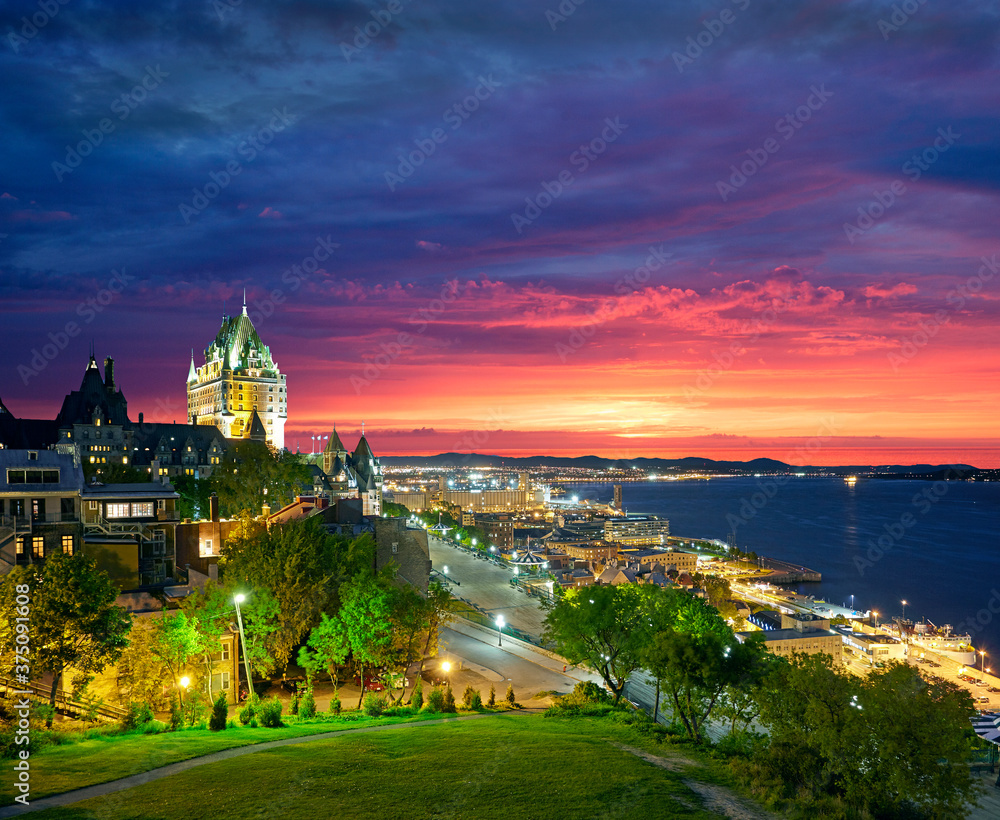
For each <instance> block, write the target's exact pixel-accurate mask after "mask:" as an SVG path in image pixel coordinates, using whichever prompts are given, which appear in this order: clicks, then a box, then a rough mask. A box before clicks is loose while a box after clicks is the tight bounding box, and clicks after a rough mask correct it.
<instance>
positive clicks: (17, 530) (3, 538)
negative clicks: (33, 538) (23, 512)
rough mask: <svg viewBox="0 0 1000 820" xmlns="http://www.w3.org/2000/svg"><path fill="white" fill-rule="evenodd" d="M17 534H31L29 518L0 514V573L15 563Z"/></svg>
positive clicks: (9, 569) (12, 566)
mask: <svg viewBox="0 0 1000 820" xmlns="http://www.w3.org/2000/svg"><path fill="white" fill-rule="evenodd" d="M18 535H31V519H30V518H14V517H12V516H9V515H4V516H0V575H6V574H7V573H8V572H10V571H11V570H12V569H13V568H14V567H15V566H16V565H17V536H18Z"/></svg>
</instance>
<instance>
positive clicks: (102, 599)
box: [3, 553, 132, 727]
mask: <svg viewBox="0 0 1000 820" xmlns="http://www.w3.org/2000/svg"><path fill="white" fill-rule="evenodd" d="M22 587H26V588H27V594H28V595H30V597H31V638H32V642H31V648H32V653H33V657H32V671H33V672H36V673H37V672H49V673H50V674H51V675H52V688H51V692H50V695H49V705H50V707H52V708H53V709H54V708H55V702H56V694H57V693H58V691H59V684H60V683H61V682H62V677H63V673H64V672H65V671H66V670H67V669H69V668H70V667H72V668H73V670H74V671H75V672H76V673H77V675H76V676H75V677H74V681H73V682H74V686H76V687H78V686H82V685H83V684H85V683H86V681H87V680H89V679H90V677H91V676H92V675H94V674H96V673H97V672H100V671H101V670H102V669H103V668H104V667H105V666H107V665H108V664H110V663H114V662H115V661H116V660H117V659H118V657H119V656H120V655H121V653H122V651H123V650H124V649H125V647H126V645H127V644H128V632H129V628H130V627H131V625H132V621H131V619H130V617H129V616H128V614H127V613H126V612H125V610H124V609H122V608H121V607H119V606H115V605H114V602H115V599H116V598H117V597H118V589H117V587H116V586H115V585H114V584H113V583H112V582H111V579H110V578H109V577H108V575H107V573H105V572H101V571H100V570H98V569H97V566H96V563H95V561H94V559H93V558H90V557H88V556H84V555H67V554H65V553H56V554H55V555H52V556H49V557H48V558H46V560H45V565H44V567H43V568H42V569H40V570H39V569H38V568H37V567H28V568H23V567H17V568H15V569H14V570H12V571H11V572H10V573H9V574H8V575H7V577H6V578H5V579H4V582H3V589H4V593H3V598H4V600H5V601H6V600H10V599H11V598H12V596H13V595H16V593H17V591H18V590H19V588H22ZM5 649H6V647H5ZM4 654H6V652H4ZM46 725H47V726H49V727H51V726H52V715H51V713H50V714H49V716H48V719H47V720H46Z"/></svg>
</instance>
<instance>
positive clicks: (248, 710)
mask: <svg viewBox="0 0 1000 820" xmlns="http://www.w3.org/2000/svg"><path fill="white" fill-rule="evenodd" d="M256 713H257V710H256V709H254V707H253V703H252V702H249V701H248V702H247V705H246V706H244V707H243V708H242V709H240V723H242V724H243V725H244V726H248V725H251V721H254V716H255V715H256ZM252 725H254V726H256V725H257V723H256V721H254V722H253V724H252Z"/></svg>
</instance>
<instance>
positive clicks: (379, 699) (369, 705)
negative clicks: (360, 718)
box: [361, 692, 389, 717]
mask: <svg viewBox="0 0 1000 820" xmlns="http://www.w3.org/2000/svg"><path fill="white" fill-rule="evenodd" d="M388 707H389V699H388V698H387V697H386V696H385V695H376V694H375V693H374V692H369V693H368V694H367V695H365V699H364V702H363V703H362V705H361V710H362V711H363V712H364V713H365V714H366V715H368V716H369V717H378V716H379V715H381V714H382V713H383V712H384V711H385V710H386V709H387V708H388Z"/></svg>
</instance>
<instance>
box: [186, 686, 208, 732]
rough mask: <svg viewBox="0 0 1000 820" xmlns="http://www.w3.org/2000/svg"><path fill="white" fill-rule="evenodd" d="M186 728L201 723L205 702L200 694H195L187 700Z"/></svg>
mask: <svg viewBox="0 0 1000 820" xmlns="http://www.w3.org/2000/svg"><path fill="white" fill-rule="evenodd" d="M185 708H186V711H187V722H188V726H195V725H196V724H199V723H201V722H202V721H203V720H204V717H205V708H206V707H205V701H204V700H203V698H202V694H201V692H195V693H193V694H192V695H191V697H189V698H188V702H187V705H186V707H185Z"/></svg>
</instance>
